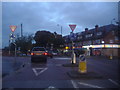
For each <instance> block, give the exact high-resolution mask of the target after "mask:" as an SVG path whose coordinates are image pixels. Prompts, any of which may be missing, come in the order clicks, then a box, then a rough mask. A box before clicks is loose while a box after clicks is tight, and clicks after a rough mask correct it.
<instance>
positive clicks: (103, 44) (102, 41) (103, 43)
mask: <svg viewBox="0 0 120 90" xmlns="http://www.w3.org/2000/svg"><path fill="white" fill-rule="evenodd" d="M104 43H105V41H102V44H103V46H104V47H103V48H105V44H104ZM102 50H103V49H102Z"/></svg>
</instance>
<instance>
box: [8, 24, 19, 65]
mask: <svg viewBox="0 0 120 90" xmlns="http://www.w3.org/2000/svg"><path fill="white" fill-rule="evenodd" d="M16 28H17V26H15V25H11V26H10V29H11V31H12V33H10V36H9V48H10V41H11V40H12V43H13V44H14V46H15V63H16V48H17V46H16V44H15V43H14V42H13V40H15V35H14V31H15V29H16ZM9 54H10V49H9Z"/></svg>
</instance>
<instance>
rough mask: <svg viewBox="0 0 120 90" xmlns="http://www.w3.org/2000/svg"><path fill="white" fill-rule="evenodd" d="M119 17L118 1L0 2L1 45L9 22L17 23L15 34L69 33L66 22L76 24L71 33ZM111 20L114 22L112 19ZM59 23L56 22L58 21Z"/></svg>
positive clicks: (7, 37)
mask: <svg viewBox="0 0 120 90" xmlns="http://www.w3.org/2000/svg"><path fill="white" fill-rule="evenodd" d="M114 18H115V19H116V20H118V3H117V2H2V47H5V46H8V42H9V34H10V33H11V30H10V25H16V26H17V28H16V30H15V32H14V34H15V35H16V34H19V35H20V30H21V28H20V25H21V23H22V24H23V35H29V34H35V33H36V31H39V30H46V31H50V32H52V33H53V32H56V33H58V34H61V26H62V35H63V36H65V35H69V34H70V32H71V29H70V27H69V24H76V28H75V30H74V33H77V32H81V31H84V29H85V28H88V29H92V28H94V27H95V25H96V24H97V25H99V26H104V25H109V24H111V21H112V20H113V19H114ZM113 23H114V22H113ZM58 24H59V25H58Z"/></svg>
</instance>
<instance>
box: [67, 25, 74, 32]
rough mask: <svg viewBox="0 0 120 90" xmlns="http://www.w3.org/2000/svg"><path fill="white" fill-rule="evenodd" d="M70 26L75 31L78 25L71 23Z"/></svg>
mask: <svg viewBox="0 0 120 90" xmlns="http://www.w3.org/2000/svg"><path fill="white" fill-rule="evenodd" d="M69 26H70V28H71V30H72V32H73V31H74V29H75V28H76V25H74V24H70V25H69Z"/></svg>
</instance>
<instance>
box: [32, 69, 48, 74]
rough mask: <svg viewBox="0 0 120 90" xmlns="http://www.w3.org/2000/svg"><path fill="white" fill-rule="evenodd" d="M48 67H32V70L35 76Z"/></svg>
mask: <svg viewBox="0 0 120 90" xmlns="http://www.w3.org/2000/svg"><path fill="white" fill-rule="evenodd" d="M47 69H48V68H32V70H33V72H34V73H35V75H36V76H38V75H40V74H41V73H43V72H44V71H46V70H47ZM37 70H41V71H40V72H37Z"/></svg>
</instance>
